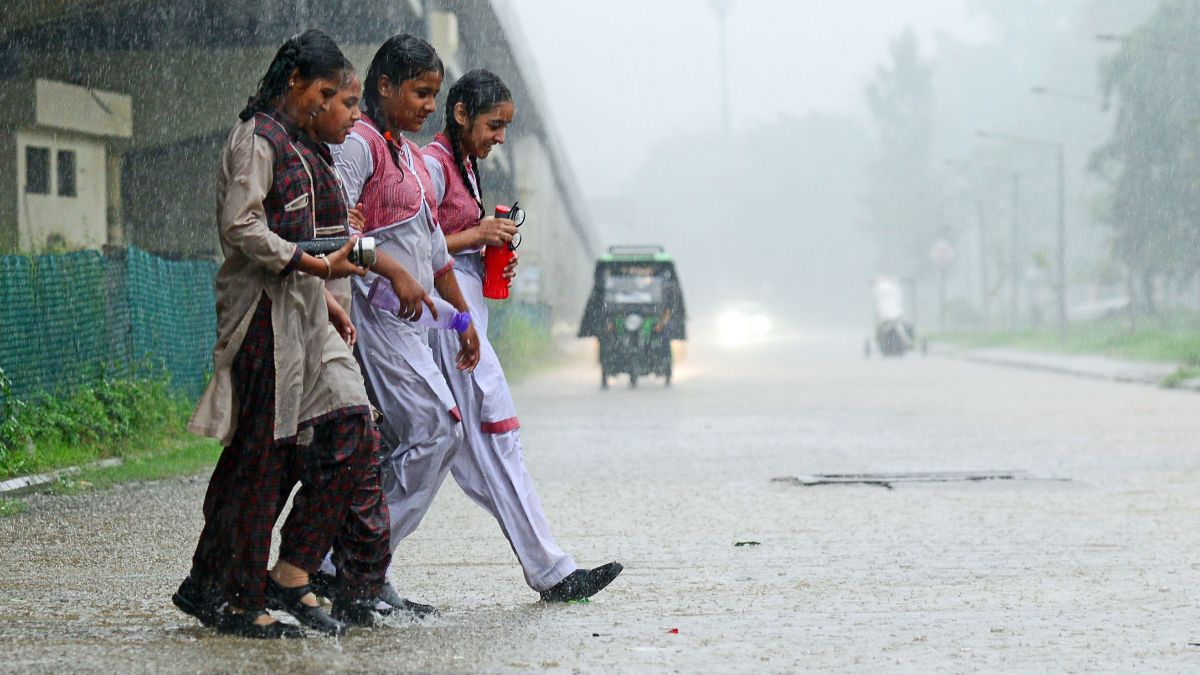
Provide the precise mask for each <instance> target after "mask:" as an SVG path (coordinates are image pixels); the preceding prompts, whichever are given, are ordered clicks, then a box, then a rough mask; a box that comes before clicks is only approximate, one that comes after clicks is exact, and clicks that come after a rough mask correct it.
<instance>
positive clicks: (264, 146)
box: [188, 119, 367, 445]
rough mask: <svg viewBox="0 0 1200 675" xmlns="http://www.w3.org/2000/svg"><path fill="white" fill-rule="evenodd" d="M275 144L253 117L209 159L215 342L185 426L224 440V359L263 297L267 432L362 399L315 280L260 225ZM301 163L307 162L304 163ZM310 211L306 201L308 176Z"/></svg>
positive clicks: (228, 438) (228, 436) (231, 411)
mask: <svg viewBox="0 0 1200 675" xmlns="http://www.w3.org/2000/svg"><path fill="white" fill-rule="evenodd" d="M274 162H275V151H274V149H273V148H272V147H271V144H270V143H269V142H268V141H267V140H266V139H265V138H262V137H261V136H256V135H255V134H254V120H253V119H251V120H248V121H246V122H242V123H240V124H238V125H237V126H235V127H234V128H233V131H232V132H231V133H230V134H229V139H228V140H227V141H226V143H225V147H224V148H223V149H222V151H221V160H220V163H219V165H218V168H217V223H218V229H219V233H220V240H221V251H222V253H224V256H225V260H224V262H222V264H221V268H220V270H218V271H217V279H216V296H217V344H216V347H215V348H214V349H213V377H212V380H211V381H210V382H209V384H208V388H207V389H206V390H205V391H204V395H203V396H202V397H201V398H200V402H199V404H197V406H196V410H195V412H194V413H193V414H192V419H191V423H190V424H189V425H188V428H189V430H190V431H192V432H193V433H196V434H201V435H204V436H209V437H212V438H217V439H220V441H221V442H222V443H223V444H225V445H229V444H230V443H231V442H232V440H233V436H234V433H235V432H236V431H237V429H236V425H237V418H238V401H237V400H235V398H236V397H235V394H234V387H233V374H232V370H231V369H232V365H233V360H234V357H235V356H236V355H237V352H238V350H239V349H240V348H241V345H242V340H243V338H244V337H245V335H246V330H247V328H248V327H249V324H250V319H251V317H252V316H253V315H254V310H255V308H256V307H257V306H258V299H259V297H260V296H261V295H262V294H263V293H266V294H267V297H269V298H270V299H271V302H272V305H271V327H272V329H273V330H274V334H275V432H274V438H275V440H280V439H288V438H291V437H293V436H296V435H297V433H298V430H299V429H300V427H301V426H303V425H304V423H305V422H309V421H311V420H314V419H316V418H322V417H325V416H328V415H329V414H330V413H333V412H335V411H339V410H342V409H345V408H351V407H365V406H367V394H366V389H365V387H364V386H363V379H362V374H361V373H360V372H359V369H358V364H357V362H355V360H354V357H353V355H352V354H351V353H350V349H349V347H347V346H346V343H345V342H343V341H342V339H341V337H340V336H339V335H338V334H337V331H336V330H335V329H334V328H333V326H332V324H330V323H329V315H328V311H327V309H326V304H325V282H324V281H323V280H322V279H319V278H317V277H313V276H309V275H307V274H304V273H303V272H299V271H295V270H293V271H289V272H288V273H286V274H282V272H283V270H284V269H285V268H287V267H288V264H289V263H290V262H291V261H292V258H293V256H294V255H295V253H296V245H295V244H294V243H291V242H288V241H286V240H284V239H282V238H281V237H279V236H278V235H276V234H275V233H274V232H272V231H271V229H270V228H269V227H268V225H267V217H266V211H265V209H264V207H263V200H264V199H265V198H266V196H267V192H268V191H269V190H270V189H271V185H272V183H273V176H274ZM310 170H311V167H310ZM308 189H309V204H308V206H307V207H305V208H308V209H309V211H310V213H312V212H313V211H312V209H313V206H314V204H313V203H312V202H313V200H314V197H313V196H312V186H311V181H310V185H309V187H308Z"/></svg>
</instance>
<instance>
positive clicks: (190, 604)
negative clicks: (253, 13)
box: [173, 31, 405, 638]
mask: <svg viewBox="0 0 1200 675" xmlns="http://www.w3.org/2000/svg"><path fill="white" fill-rule="evenodd" d="M348 66H349V64H348V62H347V61H346V60H345V57H344V56H342V54H341V51H340V50H339V49H338V48H337V46H336V44H334V43H333V41H332V40H331V39H330V38H329V37H328V36H326V35H324V34H323V33H320V32H319V31H308V32H306V33H304V34H302V35H300V36H297V37H293V38H292V39H290V40H288V41H287V42H286V43H284V45H283V46H282V47H281V48H280V50H279V52H278V53H277V54H276V56H275V59H274V60H273V61H272V63H271V66H270V67H269V68H268V71H267V74H266V76H264V78H263V80H262V83H261V86H260V89H259V92H258V94H257V95H256V96H255V97H253V98H252V99H251V100H250V102H249V103H248V105H247V107H246V109H245V110H244V111H243V112H242V114H241V119H242V121H241V122H240V123H239V124H238V125H237V126H235V127H234V129H233V131H232V132H231V133H230V136H229V139H228V140H227V141H226V144H225V147H224V148H223V150H222V153H221V159H220V164H219V166H218V177H217V195H218V199H217V216H218V226H219V235H220V241H221V248H222V252H223V253H224V256H225V260H224V262H223V264H222V265H221V268H220V270H219V271H218V273H217V280H216V290H217V322H218V339H217V345H216V348H215V349H214V352H213V361H214V373H213V378H212V381H211V382H210V384H209V386H208V388H207V390H206V391H205V393H204V396H203V397H202V399H201V401H200V403H199V405H198V406H197V408H196V411H195V413H194V415H193V417H192V422H191V425H190V428H191V430H192V431H193V432H195V433H199V434H203V435H207V436H211V437H213V438H217V439H220V440H221V442H222V443H223V444H224V445H225V451H224V452H223V453H222V455H221V458H220V461H219V462H218V465H217V467H216V469H215V470H214V472H213V475H212V478H211V480H210V483H209V489H208V493H207V495H206V496H205V501H204V517H205V526H204V531H203V532H202V533H201V536H200V541H199V543H198V544H197V548H196V553H195V556H194V557H193V564H192V571H191V574H190V575H189V577H188V578H187V580H185V581H184V583H183V585H182V586H181V587H180V589H179V592H177V593H176V594H175V596H174V597H173V600H174V602H175V604H176V605H177V606H179V607H180V609H182V610H183V611H185V612H188V613H189V614H192V615H193V616H196V617H197V618H199V619H200V620H201V621H202V622H204V623H205V624H207V625H216V626H217V627H218V628H219V629H220V630H222V631H224V632H229V633H234V634H239V635H245V636H249V637H264V638H272V637H293V636H296V635H297V634H298V633H299V632H298V631H297V630H296V629H295V627H288V626H286V625H284V624H281V623H279V622H277V621H275V620H274V619H273V618H272V617H270V615H269V614H267V613H266V612H265V608H266V605H267V601H268V598H269V599H270V600H272V601H273V603H274V604H275V605H277V606H280V607H282V608H284V609H286V610H287V611H289V612H290V613H292V614H293V615H294V616H296V617H297V618H298V619H299V620H300V621H301V623H302V624H304V625H307V626H309V627H311V628H314V629H317V630H320V631H323V632H326V633H331V634H341V633H342V632H344V631H345V626H344V625H343V624H341V623H340V622H338V621H335V620H333V619H331V618H330V617H328V616H327V615H325V614H324V612H323V611H322V610H320V608H319V607H317V606H316V600H315V598H314V597H313V596H312V594H311V593H309V589H308V586H307V584H308V575H309V574H311V573H313V572H315V571H316V569H317V567H318V566H319V564H320V562H321V559H322V558H323V556H324V554H325V552H326V551H327V550H329V548H330V546H331V545H333V546H335V547H336V545H337V543H336V542H335V541H334V539H335V535H336V534H337V532H338V531H339V529H341V528H342V527H343V525H344V523H345V522H346V518H347V514H348V513H349V511H350V507H351V504H352V502H353V500H354V499H357V498H360V497H362V494H361V493H362V488H363V486H368V487H369V486H370V485H371V484H372V480H370V478H372V477H371V476H368V472H369V471H370V468H371V466H372V464H371V458H372V457H373V456H374V454H375V453H376V452H377V447H378V435H377V433H376V432H375V429H374V426H373V424H372V420H371V418H370V415H369V406H368V402H367V396H366V392H365V389H364V386H363V380H362V376H361V374H360V373H359V370H358V366H357V363H356V362H355V361H354V358H353V356H352V355H351V352H350V349H349V347H348V346H347V344H346V342H345V341H344V339H343V336H344V335H348V334H349V332H350V331H351V327H350V322H349V318H348V316H347V315H346V312H345V311H344V310H343V309H342V308H341V307H340V306H339V305H338V304H337V302H336V301H335V300H334V299H333V298H332V296H331V295H330V294H329V293H328V291H327V290H326V288H325V281H326V280H328V279H335V278H342V277H346V276H349V275H352V274H362V273H363V270H360V269H358V268H357V267H356V266H355V265H353V264H352V263H350V262H349V261H348V260H347V253H348V251H349V248H350V246H349V245H348V246H347V247H345V248H343V249H342V250H341V251H339V252H337V253H334V254H331V255H330V256H329V257H327V258H316V257H313V256H310V255H308V254H305V253H303V252H301V251H300V250H299V248H298V247H297V245H296V243H295V242H298V241H302V240H306V239H312V238H313V237H314V236H315V234H316V233H317V232H318V231H320V232H322V233H328V232H329V231H331V228H332V227H333V226H335V225H338V224H340V225H341V226H342V227H341V231H345V224H346V205H345V203H344V201H342V200H341V198H340V196H337V197H336V198H333V199H331V198H330V197H329V195H331V194H332V195H340V189H338V188H337V186H336V176H334V174H333V172H332V170H324V168H327V167H328V158H327V157H322V156H321V155H320V152H319V146H317V144H313V143H305V142H303V140H304V138H303V137H304V135H305V134H306V133H307V131H306V125H308V124H310V123H311V121H312V119H313V118H314V117H315V116H316V114H317V113H318V112H320V111H321V110H322V109H326V108H328V106H329V105H330V102H331V100H332V99H333V97H334V96H335V95H336V93H337V90H338V88H339V85H340V84H341V82H342V80H343V77H344V75H345V72H346V71H347V69H348ZM322 163H324V164H322ZM323 167H324V168H323ZM331 184H332V189H331ZM393 283H394V284H399V285H403V284H404V283H405V280H403V279H400V278H397V279H396V280H395V281H394V282H393ZM296 479H298V480H299V481H300V483H301V487H300V489H299V491H298V492H297V493H296V495H295V497H294V499H293V507H292V511H291V513H290V514H289V516H288V518H287V520H286V521H285V523H284V525H283V531H282V544H281V546H280V552H279V561H278V562H277V564H276V565H275V567H274V568H273V569H272V570H271V573H270V577H269V578H268V577H267V575H266V574H265V570H266V568H267V562H268V556H269V553H270V544H271V530H272V528H273V526H274V524H275V520H276V517H277V516H278V513H279V508H280V504H281V499H280V495H281V494H286V490H287V489H289V488H290V487H291V485H292V482H294V480H296ZM373 483H374V485H375V489H376V491H378V480H377V478H375V479H374V480H373ZM376 501H379V502H380V503H381V504H382V501H381V500H378V499H377V500H376ZM384 517H385V518H386V514H384ZM383 545H384V546H385V547H386V539H385V540H384V544H383Z"/></svg>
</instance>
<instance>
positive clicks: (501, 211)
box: [496, 204, 512, 218]
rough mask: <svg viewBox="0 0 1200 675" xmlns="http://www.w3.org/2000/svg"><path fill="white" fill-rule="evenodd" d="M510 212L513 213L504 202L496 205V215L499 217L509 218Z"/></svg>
mask: <svg viewBox="0 0 1200 675" xmlns="http://www.w3.org/2000/svg"><path fill="white" fill-rule="evenodd" d="M510 213H512V209H511V208H509V207H507V206H505V205H504V204H497V205H496V217H497V218H507V217H508V215H509V214H510Z"/></svg>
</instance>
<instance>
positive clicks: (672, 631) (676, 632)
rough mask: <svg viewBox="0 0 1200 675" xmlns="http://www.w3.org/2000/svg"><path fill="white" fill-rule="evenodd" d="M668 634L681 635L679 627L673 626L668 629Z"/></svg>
mask: <svg viewBox="0 0 1200 675" xmlns="http://www.w3.org/2000/svg"><path fill="white" fill-rule="evenodd" d="M667 635H679V629H678V628H672V629H671V630H669V631H667Z"/></svg>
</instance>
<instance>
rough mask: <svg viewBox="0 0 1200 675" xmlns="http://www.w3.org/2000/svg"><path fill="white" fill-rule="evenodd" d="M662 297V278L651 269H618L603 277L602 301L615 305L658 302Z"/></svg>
mask: <svg viewBox="0 0 1200 675" xmlns="http://www.w3.org/2000/svg"><path fill="white" fill-rule="evenodd" d="M662 299H663V279H662V277H658V276H654V274H653V272H652V271H651V270H648V269H647V270H645V271H644V272H641V273H639V271H638V270H629V269H625V270H618V271H614V272H611V273H609V274H607V275H605V277H604V301H605V302H606V303H609V304H617V305H635V304H636V305H650V304H658V303H660V302H662Z"/></svg>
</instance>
